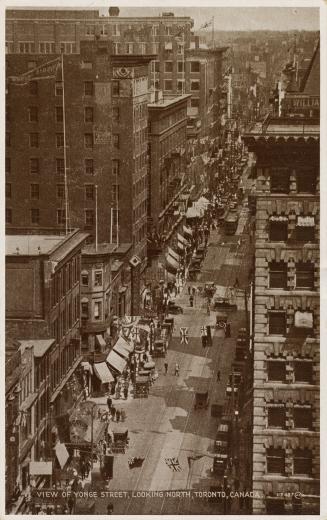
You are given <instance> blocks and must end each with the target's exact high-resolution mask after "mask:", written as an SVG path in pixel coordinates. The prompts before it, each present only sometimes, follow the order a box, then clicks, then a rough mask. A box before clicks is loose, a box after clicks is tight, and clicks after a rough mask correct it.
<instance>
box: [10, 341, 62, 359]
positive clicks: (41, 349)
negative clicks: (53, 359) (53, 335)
mask: <svg viewBox="0 0 327 520" xmlns="http://www.w3.org/2000/svg"><path fill="white" fill-rule="evenodd" d="M18 341H19V343H20V345H21V347H22V350H25V349H26V348H31V347H33V348H34V350H33V353H34V357H36V358H39V357H42V356H44V354H45V353H46V352H47V350H49V348H50V347H51V346H52V345H53V344H54V343H55V342H56V340H55V339H20V340H18Z"/></svg>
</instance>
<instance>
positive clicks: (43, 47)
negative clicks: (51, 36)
mask: <svg viewBox="0 0 327 520" xmlns="http://www.w3.org/2000/svg"><path fill="white" fill-rule="evenodd" d="M39 51H40V54H55V52H56V47H55V43H54V42H40V43H39Z"/></svg>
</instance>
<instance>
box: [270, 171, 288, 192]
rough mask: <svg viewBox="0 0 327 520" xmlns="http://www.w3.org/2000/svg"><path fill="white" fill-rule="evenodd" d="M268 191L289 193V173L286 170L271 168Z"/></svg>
mask: <svg viewBox="0 0 327 520" xmlns="http://www.w3.org/2000/svg"><path fill="white" fill-rule="evenodd" d="M270 191H271V192H272V193H289V191H290V171H289V169H288V168H272V169H271V170H270Z"/></svg>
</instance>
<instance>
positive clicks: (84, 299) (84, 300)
mask: <svg viewBox="0 0 327 520" xmlns="http://www.w3.org/2000/svg"><path fill="white" fill-rule="evenodd" d="M81 303H89V299H88V298H86V297H85V296H84V298H82V299H81Z"/></svg>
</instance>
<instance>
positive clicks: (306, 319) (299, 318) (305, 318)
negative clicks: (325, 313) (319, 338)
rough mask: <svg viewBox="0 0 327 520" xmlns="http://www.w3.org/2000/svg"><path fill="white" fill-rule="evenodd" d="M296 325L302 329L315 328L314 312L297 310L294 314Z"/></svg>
mask: <svg viewBox="0 0 327 520" xmlns="http://www.w3.org/2000/svg"><path fill="white" fill-rule="evenodd" d="M294 326H295V327H296V328H301V329H312V328H313V314H312V312H300V311H296V313H295V316H294Z"/></svg>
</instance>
